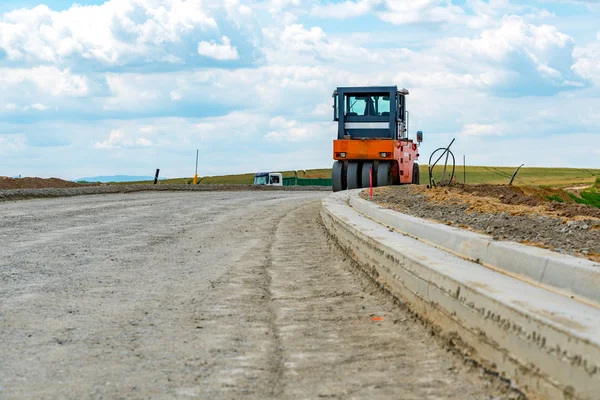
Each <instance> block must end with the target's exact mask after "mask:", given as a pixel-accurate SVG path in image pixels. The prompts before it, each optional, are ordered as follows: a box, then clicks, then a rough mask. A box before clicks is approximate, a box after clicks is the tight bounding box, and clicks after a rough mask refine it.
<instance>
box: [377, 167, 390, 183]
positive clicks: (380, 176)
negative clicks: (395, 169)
mask: <svg viewBox="0 0 600 400" xmlns="http://www.w3.org/2000/svg"><path fill="white" fill-rule="evenodd" d="M391 184H392V164H391V163H390V162H389V161H380V162H379V166H378V167H377V186H378V187H382V186H390V185H391Z"/></svg>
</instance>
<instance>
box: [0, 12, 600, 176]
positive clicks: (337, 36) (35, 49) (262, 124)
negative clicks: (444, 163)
mask: <svg viewBox="0 0 600 400" xmlns="http://www.w3.org/2000/svg"><path fill="white" fill-rule="evenodd" d="M599 3H600V2H598V1H597V0H527V1H513V0H487V1H484V0H349V1H331V0H221V1H214V0H110V1H102V0H82V2H81V3H77V4H74V3H73V2H71V1H64V0H46V1H44V2H43V3H41V2H40V1H39V0H38V1H36V0H24V1H17V0H3V1H2V2H1V3H0V91H1V93H2V95H1V96H0V175H11V176H14V175H19V174H20V175H28V176H44V177H49V176H58V177H62V178H68V179H74V178H78V177H81V176H89V175H113V174H130V175H151V174H152V173H153V171H154V169H155V168H161V171H162V174H164V175H165V176H171V177H175V176H190V175H193V172H194V162H195V150H196V149H197V148H198V149H200V166H199V171H198V172H199V174H200V175H217V174H225V173H237V172H251V171H259V170H283V169H308V168H319V167H329V166H330V165H331V163H332V160H331V147H332V145H331V141H332V139H333V138H334V137H335V135H336V126H335V124H334V123H333V122H332V121H331V119H332V111H331V93H332V91H333V90H334V89H335V88H336V87H337V86H354V85H360V86H362V85H398V86H401V87H406V88H408V89H409V90H410V93H411V94H410V96H409V99H408V100H409V107H408V108H409V110H410V112H411V130H413V131H414V130H417V129H418V130H422V131H424V133H425V143H424V144H423V146H422V147H421V154H422V155H424V156H426V157H422V159H421V162H422V163H425V162H426V160H425V159H426V158H427V157H428V156H429V154H430V153H431V151H432V150H434V149H435V148H437V147H440V146H443V145H445V144H446V143H448V142H449V141H450V140H451V139H452V138H456V139H457V141H456V144H455V148H454V150H455V153H456V154H457V156H460V157H461V158H462V155H463V154H466V156H467V162H468V163H469V164H475V165H518V164H521V163H525V164H526V165H529V166H553V167H558V166H569V167H595V168H600V24H598V21H599V20H600V4H599Z"/></svg>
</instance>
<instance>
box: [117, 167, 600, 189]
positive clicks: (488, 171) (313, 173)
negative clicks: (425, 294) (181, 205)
mask: <svg viewBox="0 0 600 400" xmlns="http://www.w3.org/2000/svg"><path fill="white" fill-rule="evenodd" d="M514 170H515V168H513V167H477V166H467V183H491V184H507V183H508V182H509V181H510V178H511V176H512V174H513V172H514ZM441 171H442V169H441V168H440V167H437V168H436V170H435V176H437V177H438V180H439V176H441ZM420 172H421V183H426V182H427V179H428V178H427V177H428V172H427V166H426V165H421V167H420ZM283 176H285V177H288V176H294V172H293V171H284V172H283ZM598 176H600V169H577V168H521V170H520V171H519V173H518V174H517V178H516V179H515V182H514V184H515V185H532V186H552V187H568V186H577V185H581V186H586V185H588V186H591V185H592V184H593V183H594V181H595V180H596V177H598ZM330 177H331V170H330V169H328V168H327V169H312V170H306V172H302V171H299V172H298V178H330ZM253 178H254V174H253V173H249V174H240V175H225V176H207V177H202V178H198V179H199V183H200V184H231V185H234V184H252V182H253ZM456 178H457V180H458V182H462V181H463V168H462V166H457V167H456ZM191 179H192V178H176V179H165V180H161V181H160V183H161V184H165V183H179V184H185V183H186V181H187V182H188V183H189V182H191ZM136 183H152V181H143V182H125V183H123V184H128V185H129V184H136Z"/></svg>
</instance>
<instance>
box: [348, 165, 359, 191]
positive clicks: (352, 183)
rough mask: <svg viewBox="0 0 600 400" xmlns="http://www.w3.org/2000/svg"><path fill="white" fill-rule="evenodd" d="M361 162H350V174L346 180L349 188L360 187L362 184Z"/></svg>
mask: <svg viewBox="0 0 600 400" xmlns="http://www.w3.org/2000/svg"><path fill="white" fill-rule="evenodd" d="M360 164H361V163H359V162H356V161H351V162H349V163H348V174H347V175H346V176H347V178H346V182H348V189H359V188H360V187H361V184H360V180H361V179H360Z"/></svg>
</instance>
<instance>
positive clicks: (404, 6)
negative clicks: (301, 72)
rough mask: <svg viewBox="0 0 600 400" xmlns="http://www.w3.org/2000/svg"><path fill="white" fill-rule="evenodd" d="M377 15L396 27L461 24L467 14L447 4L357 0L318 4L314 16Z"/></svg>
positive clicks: (428, 0) (421, 0)
mask: <svg viewBox="0 0 600 400" xmlns="http://www.w3.org/2000/svg"><path fill="white" fill-rule="evenodd" d="M368 13H374V14H375V15H376V16H377V17H379V18H380V19H381V20H383V21H386V22H390V23H392V24H396V25H405V24H412V23H420V22H436V23H440V22H459V21H462V17H463V16H464V10H463V9H462V8H461V7H458V6H454V5H452V3H451V2H448V1H446V0H419V1H415V0H357V1H344V2H340V3H328V4H325V5H321V4H318V5H316V6H314V7H313V8H312V10H311V15H313V16H316V17H323V18H351V17H357V16H361V15H366V14H368Z"/></svg>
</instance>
